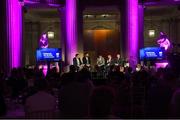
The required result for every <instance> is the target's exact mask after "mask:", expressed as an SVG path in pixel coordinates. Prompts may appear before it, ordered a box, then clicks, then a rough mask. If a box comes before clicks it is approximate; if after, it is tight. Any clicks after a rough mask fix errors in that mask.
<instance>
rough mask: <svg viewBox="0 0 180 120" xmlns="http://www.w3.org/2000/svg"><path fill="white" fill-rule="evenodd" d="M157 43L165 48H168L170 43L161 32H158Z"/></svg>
mask: <svg viewBox="0 0 180 120" xmlns="http://www.w3.org/2000/svg"><path fill="white" fill-rule="evenodd" d="M157 43H158V44H159V46H160V47H162V48H164V49H165V50H168V48H169V47H170V45H171V44H170V41H169V39H168V38H167V36H166V35H165V34H164V33H163V32H160V37H159V38H158V40H157Z"/></svg>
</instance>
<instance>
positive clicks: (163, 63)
mask: <svg viewBox="0 0 180 120" xmlns="http://www.w3.org/2000/svg"><path fill="white" fill-rule="evenodd" d="M155 64H156V68H157V69H158V68H165V67H167V65H168V64H169V63H168V62H162V63H158V62H157V63H155Z"/></svg>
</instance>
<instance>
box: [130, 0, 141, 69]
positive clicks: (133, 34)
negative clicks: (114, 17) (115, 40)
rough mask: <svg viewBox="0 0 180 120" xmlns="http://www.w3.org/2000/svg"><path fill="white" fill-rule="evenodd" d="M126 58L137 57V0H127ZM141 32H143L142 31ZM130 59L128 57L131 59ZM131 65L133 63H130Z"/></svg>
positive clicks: (135, 58)
mask: <svg viewBox="0 0 180 120" xmlns="http://www.w3.org/2000/svg"><path fill="white" fill-rule="evenodd" d="M127 20H128V25H127V30H128V31H127V32H128V40H127V48H128V58H133V61H134V60H135V61H137V58H138V0H127ZM142 34H143V33H142ZM131 60H132V59H130V61H131ZM132 66H133V65H132Z"/></svg>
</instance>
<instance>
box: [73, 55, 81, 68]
mask: <svg viewBox="0 0 180 120" xmlns="http://www.w3.org/2000/svg"><path fill="white" fill-rule="evenodd" d="M79 62H80V65H81V64H82V62H81V59H80V58H79ZM73 65H74V66H78V62H77V59H76V58H75V57H74V58H73Z"/></svg>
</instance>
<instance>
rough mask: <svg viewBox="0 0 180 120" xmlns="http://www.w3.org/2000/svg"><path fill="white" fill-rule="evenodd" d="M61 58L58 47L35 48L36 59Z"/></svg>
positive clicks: (58, 59) (49, 59) (54, 59)
mask: <svg viewBox="0 0 180 120" xmlns="http://www.w3.org/2000/svg"><path fill="white" fill-rule="evenodd" d="M61 59H62V51H61V49H60V48H38V49H37V50H36V61H37V62H39V61H48V62H58V61H60V60H61Z"/></svg>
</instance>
